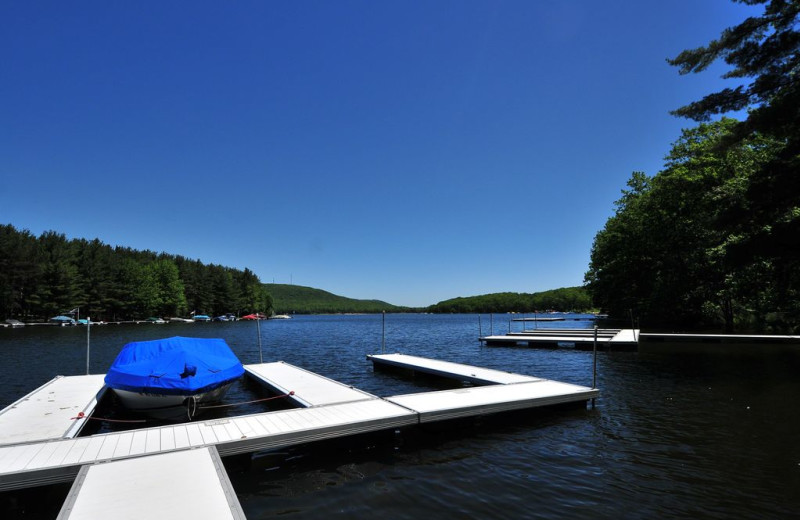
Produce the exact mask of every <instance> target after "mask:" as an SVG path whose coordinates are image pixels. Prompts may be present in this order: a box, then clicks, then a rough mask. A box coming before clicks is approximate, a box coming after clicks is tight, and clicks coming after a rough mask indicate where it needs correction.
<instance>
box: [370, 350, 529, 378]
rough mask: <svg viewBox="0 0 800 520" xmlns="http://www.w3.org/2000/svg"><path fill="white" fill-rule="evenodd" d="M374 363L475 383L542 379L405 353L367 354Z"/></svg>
mask: <svg viewBox="0 0 800 520" xmlns="http://www.w3.org/2000/svg"><path fill="white" fill-rule="evenodd" d="M367 359H369V360H371V361H372V362H373V363H374V364H381V365H388V366H393V367H399V368H405V369H409V370H414V371H416V372H424V373H426V374H433V375H437V376H441V377H447V378H450V379H458V380H462V381H470V382H472V383H477V384H503V385H507V384H513V383H527V382H532V381H542V379H540V378H538V377H531V376H525V375H521V374H514V373H511V372H504V371H502V370H493V369H490V368H481V367H474V366H470V365H462V364H460V363H452V362H450V361H439V360H437V359H429V358H423V357H417V356H409V355H406V354H373V355H369V356H367Z"/></svg>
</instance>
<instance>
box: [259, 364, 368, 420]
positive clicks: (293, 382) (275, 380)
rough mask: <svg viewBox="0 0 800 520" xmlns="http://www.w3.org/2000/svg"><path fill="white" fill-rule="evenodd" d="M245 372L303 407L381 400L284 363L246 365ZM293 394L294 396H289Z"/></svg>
mask: <svg viewBox="0 0 800 520" xmlns="http://www.w3.org/2000/svg"><path fill="white" fill-rule="evenodd" d="M244 369H245V372H246V373H247V375H248V377H250V378H251V379H254V380H255V381H256V382H258V383H259V384H261V385H263V386H265V387H267V388H269V389H270V390H272V391H273V392H276V393H278V394H285V395H288V397H287V398H288V399H290V400H292V401H293V402H294V403H295V404H296V405H298V406H301V407H303V408H308V407H311V406H323V405H328V404H342V403H350V402H355V401H364V400H366V399H377V398H378V397H377V396H374V395H372V394H368V393H367V392H364V391H361V390H358V389H357V388H353V387H352V386H347V385H345V384H343V383H340V382H338V381H334V380H333V379H329V378H327V377H324V376H321V375H319V374H315V373H314V372H309V371H308V370H304V369H302V368H299V367H296V366H294V365H290V364H289V363H285V362H283V361H277V362H274V363H261V364H255V365H244ZM291 392H294V394H293V395H289V394H290V393H291Z"/></svg>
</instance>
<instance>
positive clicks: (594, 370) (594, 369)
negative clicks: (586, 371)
mask: <svg viewBox="0 0 800 520" xmlns="http://www.w3.org/2000/svg"><path fill="white" fill-rule="evenodd" d="M592 351H593V353H594V356H593V360H592V388H597V325H595V326H594V347H593V348H592ZM592 408H594V397H593V398H592Z"/></svg>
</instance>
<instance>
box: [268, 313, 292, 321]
mask: <svg viewBox="0 0 800 520" xmlns="http://www.w3.org/2000/svg"><path fill="white" fill-rule="evenodd" d="M269 319H271V320H290V319H292V317H291V316H289V315H288V314H273V315H272V316H270V317H269Z"/></svg>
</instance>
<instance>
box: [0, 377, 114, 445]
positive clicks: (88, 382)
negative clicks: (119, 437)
mask: <svg viewBox="0 0 800 520" xmlns="http://www.w3.org/2000/svg"><path fill="white" fill-rule="evenodd" d="M103 378H104V375H103V374H100V375H88V376H57V377H55V378H53V379H51V380H50V381H48V382H47V383H45V384H44V385H42V386H40V387H39V388H37V389H36V390H34V391H32V392H31V393H29V394H28V395H26V396H25V397H22V398H21V399H18V400H17V401H15V402H13V403H11V404H10V405H8V406H6V407H5V408H3V409H2V410H0V445H8V444H23V443H31V442H41V441H49V440H56V439H67V438H72V437H75V436H77V435H78V433H79V432H80V429H81V428H82V427H83V425H84V423H85V421H76V420H74V419H73V418H74V417H76V416H77V415H78V414H79V413H81V412H83V414H84V415H87V416H88V415H91V414H92V412H93V411H94V409H95V407H96V406H97V397H98V394H101V393H102V391H104V389H105V384H104V383H103Z"/></svg>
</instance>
